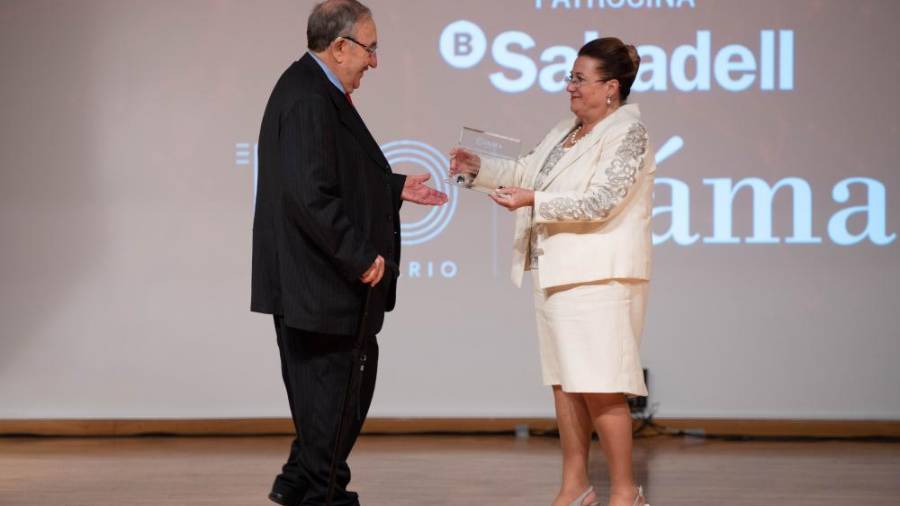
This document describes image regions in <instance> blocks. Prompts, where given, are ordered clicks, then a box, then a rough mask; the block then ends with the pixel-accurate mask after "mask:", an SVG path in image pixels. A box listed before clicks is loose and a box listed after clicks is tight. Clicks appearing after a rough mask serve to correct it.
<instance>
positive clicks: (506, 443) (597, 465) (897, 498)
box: [0, 436, 900, 506]
mask: <svg viewBox="0 0 900 506" xmlns="http://www.w3.org/2000/svg"><path fill="white" fill-rule="evenodd" d="M288 443H289V440H288V439H287V438H284V437H223V438H213V437H196V438H130V439H102V438H100V439H52V438H51V439H35V438H9V439H0V505H3V506H32V505H34V506H37V505H53V506H81V505H84V506H105V505H156V506H162V505H172V506H176V505H177V506H188V505H209V506H212V505H216V506H228V505H235V506H237V505H241V506H252V505H260V506H266V505H271V504H272V503H269V502H268V501H267V500H266V498H265V494H266V493H267V491H268V487H269V485H270V483H271V480H272V478H273V476H274V474H275V473H276V472H277V470H278V468H279V466H280V464H281V461H282V458H283V457H284V456H285V455H286V451H287V447H288ZM557 445H558V441H557V440H556V439H552V438H541V437H532V438H530V439H522V440H517V439H515V438H513V437H511V436H510V437H500V436H364V437H362V438H361V440H360V442H359V444H358V446H357V448H356V450H355V451H354V454H353V456H352V457H351V466H352V468H353V471H354V478H353V482H352V483H351V488H352V489H354V490H357V491H358V492H359V493H360V498H361V500H362V504H363V505H364V506H380V505H391V506H403V505H535V506H546V505H548V504H549V503H550V500H551V498H552V497H553V495H554V493H555V490H556V488H557V486H558V483H559V481H558V480H559V453H558V450H557ZM594 445H595V446H594V448H593V450H594V453H593V457H592V464H591V474H592V478H593V480H594V482H595V483H596V484H597V485H598V486H599V489H600V490H605V488H606V487H605V485H604V483H605V478H604V475H605V468H604V464H603V460H602V458H601V456H600V452H599V447H598V446H597V443H596V442H595V443H594ZM635 469H636V471H637V474H638V477H639V479H640V480H641V481H642V482H643V483H644V484H645V485H646V488H647V489H648V494H647V495H648V498H649V499H650V502H651V504H653V505H654V506H699V505H710V506H713V505H716V506H720V505H721V506H725V505H727V506H765V505H791V506H805V505H808V506H888V505H890V506H896V505H900V445H898V444H879V443H849V442H815V443H772V442H741V443H735V442H715V441H703V440H699V439H676V438H667V437H659V438H651V439H641V440H638V441H636V448H635Z"/></svg>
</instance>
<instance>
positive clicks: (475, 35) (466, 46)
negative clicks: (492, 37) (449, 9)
mask: <svg viewBox="0 0 900 506" xmlns="http://www.w3.org/2000/svg"><path fill="white" fill-rule="evenodd" d="M440 50H441V56H443V57H444V61H446V62H447V63H448V64H449V65H450V66H451V67H456V68H458V69H467V68H470V67H474V66H475V65H478V62H480V61H481V59H482V58H483V57H484V53H485V51H486V50H487V38H485V36H484V32H483V31H481V28H479V27H478V25H476V24H475V23H472V22H471V21H466V20H464V19H461V20H459V21H454V22H453V23H450V24H449V25H447V27H446V28H444V31H443V32H441V39H440Z"/></svg>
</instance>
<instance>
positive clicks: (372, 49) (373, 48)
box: [340, 35, 378, 56]
mask: <svg viewBox="0 0 900 506" xmlns="http://www.w3.org/2000/svg"><path fill="white" fill-rule="evenodd" d="M340 38H342V39H347V40H349V41H350V42H352V43H354V44H356V45H357V46H359V47H361V48H363V49H365V50H366V52H367V53H369V56H375V53H376V52H378V44H377V43H376V44H372V45H371V46H367V45H365V44H363V43H362V42H360V41H358V40H356V39H354V38H353V37H351V36H349V35H340Z"/></svg>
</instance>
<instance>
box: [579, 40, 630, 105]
mask: <svg viewBox="0 0 900 506" xmlns="http://www.w3.org/2000/svg"><path fill="white" fill-rule="evenodd" d="M578 56H587V57H589V58H593V59H595V60H597V61H598V62H599V63H600V66H599V67H598V68H597V70H598V71H600V75H601V76H603V79H606V80H611V79H615V80H617V81H619V99H620V100H621V101H622V103H623V104H624V103H625V101H626V100H627V99H628V95H629V94H630V93H631V85H632V84H634V79H635V78H636V77H637V72H638V67H640V66H641V57H640V56H639V55H638V52H637V49H636V48H635V47H634V46H632V45H625V43H623V42H622V41H621V40H619V39H617V38H615V37H604V38H602V39H594V40H592V41H590V42H588V43H587V44H585V45H584V46H582V47H581V49H580V50H578Z"/></svg>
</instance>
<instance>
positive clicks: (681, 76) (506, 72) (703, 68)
mask: <svg viewBox="0 0 900 506" xmlns="http://www.w3.org/2000/svg"><path fill="white" fill-rule="evenodd" d="M554 8H555V7H554ZM695 35H696V38H695V40H694V41H693V42H691V43H688V44H683V45H680V46H677V47H675V48H674V49H672V51H671V53H669V52H667V51H666V49H665V48H664V47H662V46H656V45H652V44H643V45H640V46H638V48H637V49H638V53H640V55H641V58H642V63H641V68H640V71H639V72H638V75H637V78H636V79H635V82H634V85H633V87H632V90H633V91H635V92H645V91H667V90H670V89H671V90H673V91H681V92H705V91H711V90H712V89H713V88H714V87H716V86H718V87H719V88H721V89H723V90H727V91H731V92H742V91H748V90H751V89H753V88H754V87H756V88H758V89H759V90H760V91H775V90H778V91H790V90H793V89H794V67H795V64H794V31H793V30H778V31H775V30H761V31H760V32H759V41H758V48H759V49H758V50H756V42H752V43H748V44H734V43H732V44H726V45H724V46H721V47H717V46H716V45H714V44H713V34H712V31H710V30H699V31H697V32H696V34H695ZM599 37H600V32H597V31H591V30H589V31H585V32H584V39H583V41H584V42H589V41H591V40H594V39H596V38H599ZM717 42H718V41H717ZM536 46H537V42H536V41H535V39H534V37H532V36H531V35H530V34H528V33H527V32H525V31H522V30H508V31H505V32H502V33H500V34H499V35H497V36H496V37H494V39H493V40H492V41H491V40H489V39H488V36H487V34H485V32H484V30H482V29H481V27H480V26H478V25H477V24H475V23H473V22H471V21H467V20H464V19H461V20H458V21H454V22H452V23H450V24H448V25H447V26H446V27H445V28H444V30H443V31H442V32H441V34H440V37H439V38H438V49H439V52H440V54H441V57H442V58H443V59H444V61H445V62H446V63H447V64H448V65H450V66H451V67H453V68H456V69H469V68H472V67H475V66H476V65H478V64H480V63H481V62H482V61H483V60H485V59H486V56H487V55H488V54H489V55H490V59H491V60H493V63H494V64H495V65H496V66H497V67H500V69H499V70H498V71H496V72H492V73H491V74H490V75H489V76H488V79H489V80H490V83H491V84H492V85H493V86H494V87H495V88H496V89H498V90H500V91H502V92H504V93H522V92H525V91H528V90H530V89H531V88H532V87H534V86H535V85H537V86H538V87H540V88H541V89H542V90H544V91H546V92H548V93H558V92H561V91H562V90H564V89H565V87H566V82H565V76H566V74H567V73H568V72H569V70H571V68H572V66H573V64H574V63H575V58H576V57H577V56H578V49H577V47H572V46H565V45H555V46H550V47H547V48H544V49H541V48H537V47H536Z"/></svg>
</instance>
